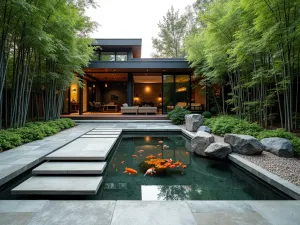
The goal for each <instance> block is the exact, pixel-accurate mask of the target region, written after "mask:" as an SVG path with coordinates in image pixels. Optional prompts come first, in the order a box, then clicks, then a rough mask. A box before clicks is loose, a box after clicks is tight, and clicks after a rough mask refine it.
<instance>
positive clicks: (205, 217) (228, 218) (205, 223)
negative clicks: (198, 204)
mask: <svg viewBox="0 0 300 225" xmlns="http://www.w3.org/2000/svg"><path fill="white" fill-rule="evenodd" d="M194 218H195V220H196V223H197V224H198V225H254V224H255V225H271V224H270V223H268V221H266V220H265V219H264V218H262V216H261V215H260V214H259V213H256V212H251V213H250V212H248V213H194Z"/></svg>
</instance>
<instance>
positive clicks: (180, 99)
mask: <svg viewBox="0 0 300 225" xmlns="http://www.w3.org/2000/svg"><path fill="white" fill-rule="evenodd" d="M190 94H191V93H190V75H177V76H175V100H176V101H175V102H176V105H175V106H180V107H183V108H190Z"/></svg>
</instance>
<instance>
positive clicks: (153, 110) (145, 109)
mask: <svg viewBox="0 0 300 225" xmlns="http://www.w3.org/2000/svg"><path fill="white" fill-rule="evenodd" d="M138 113H145V114H146V115H147V114H148V113H152V114H156V113H157V107H146V106H144V107H139V108H138Z"/></svg>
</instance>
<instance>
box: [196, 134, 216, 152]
mask: <svg viewBox="0 0 300 225" xmlns="http://www.w3.org/2000/svg"><path fill="white" fill-rule="evenodd" d="M213 142H215V138H214V136H212V135H211V134H209V133H206V132H203V131H198V132H197V133H196V135H195V136H194V138H193V139H192V141H191V148H192V152H194V153H196V154H197V155H202V156H205V153H204V151H205V149H206V148H207V147H208V146H209V145H210V144H211V143H213Z"/></svg>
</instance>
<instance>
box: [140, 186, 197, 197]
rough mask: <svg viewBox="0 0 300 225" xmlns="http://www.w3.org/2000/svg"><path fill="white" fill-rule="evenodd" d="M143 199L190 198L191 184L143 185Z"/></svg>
mask: <svg viewBox="0 0 300 225" xmlns="http://www.w3.org/2000/svg"><path fill="white" fill-rule="evenodd" d="M141 190H142V200H188V199H189V193H190V192H191V190H192V188H191V186H190V185H142V186H141Z"/></svg>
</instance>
